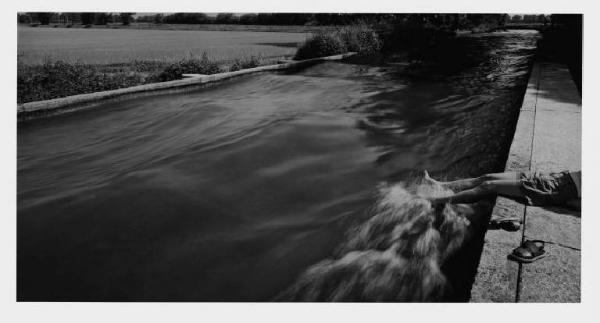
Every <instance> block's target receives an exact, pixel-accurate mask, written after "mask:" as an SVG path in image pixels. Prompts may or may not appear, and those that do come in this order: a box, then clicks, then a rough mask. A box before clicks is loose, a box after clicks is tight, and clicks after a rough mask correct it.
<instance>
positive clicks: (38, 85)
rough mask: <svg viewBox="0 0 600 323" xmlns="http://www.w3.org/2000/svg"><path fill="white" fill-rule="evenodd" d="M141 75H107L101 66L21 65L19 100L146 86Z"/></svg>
mask: <svg viewBox="0 0 600 323" xmlns="http://www.w3.org/2000/svg"><path fill="white" fill-rule="evenodd" d="M144 82H145V79H144V77H143V76H142V75H141V74H139V73H130V72H126V73H106V72H104V71H102V70H100V68H99V67H98V66H95V65H90V64H80V63H75V64H71V63H66V62H63V61H54V62H53V61H50V60H47V61H46V62H44V63H43V64H41V65H24V64H21V63H18V64H17V101H18V102H19V103H21V102H30V101H39V100H48V99H53V98H59V97H65V96H69V95H75V94H81V93H90V92H97V91H105V90H113V89H118V88H122V87H129V86H133V85H138V84H141V83H144Z"/></svg>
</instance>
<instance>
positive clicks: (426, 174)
mask: <svg viewBox="0 0 600 323" xmlns="http://www.w3.org/2000/svg"><path fill="white" fill-rule="evenodd" d="M423 180H424V181H425V182H427V183H429V184H431V185H439V182H438V181H436V180H435V179H433V178H431V177H430V176H429V172H427V171H426V170H425V171H423Z"/></svg>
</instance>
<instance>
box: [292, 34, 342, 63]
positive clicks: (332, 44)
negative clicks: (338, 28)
mask: <svg viewBox="0 0 600 323" xmlns="http://www.w3.org/2000/svg"><path fill="white" fill-rule="evenodd" d="M346 51H347V48H346V44H344V42H343V41H342V39H341V38H340V35H339V33H332V32H328V33H323V32H320V33H317V34H315V35H313V36H312V37H311V38H309V39H307V40H306V41H305V42H304V43H303V44H302V45H301V46H300V48H298V51H297V52H296V56H294V59H297V60H302V59H309V58H315V57H323V56H330V55H336V54H341V53H345V52H346Z"/></svg>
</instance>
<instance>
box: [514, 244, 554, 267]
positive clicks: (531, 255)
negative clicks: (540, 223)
mask: <svg viewBox="0 0 600 323" xmlns="http://www.w3.org/2000/svg"><path fill="white" fill-rule="evenodd" d="M544 257H546V251H545V250H544V241H541V240H527V241H525V242H523V244H521V246H520V247H518V248H515V249H514V250H513V251H512V253H511V254H509V255H508V259H510V260H513V261H517V262H522V263H531V262H534V261H536V260H539V259H541V258H544Z"/></svg>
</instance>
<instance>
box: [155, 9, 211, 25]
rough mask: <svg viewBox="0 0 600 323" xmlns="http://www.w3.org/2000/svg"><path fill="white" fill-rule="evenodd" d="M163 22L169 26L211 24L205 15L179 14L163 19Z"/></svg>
mask: <svg viewBox="0 0 600 323" xmlns="http://www.w3.org/2000/svg"><path fill="white" fill-rule="evenodd" d="M163 22H164V23H168V24H206V23H209V22H210V20H209V19H208V16H207V15H206V14H204V13H185V12H177V13H174V14H171V15H166V16H165V17H164V18H163Z"/></svg>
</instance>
